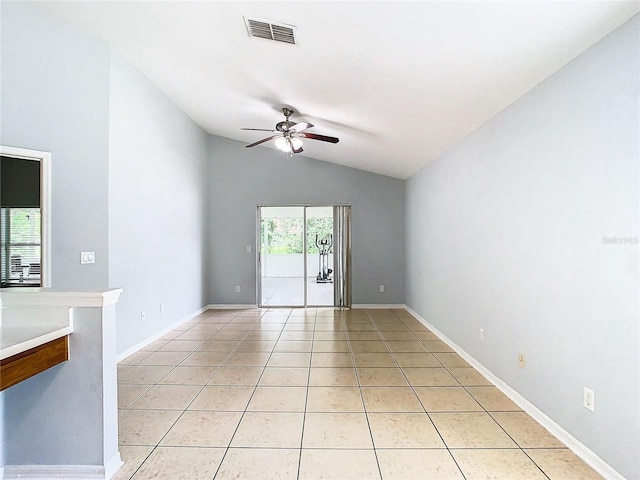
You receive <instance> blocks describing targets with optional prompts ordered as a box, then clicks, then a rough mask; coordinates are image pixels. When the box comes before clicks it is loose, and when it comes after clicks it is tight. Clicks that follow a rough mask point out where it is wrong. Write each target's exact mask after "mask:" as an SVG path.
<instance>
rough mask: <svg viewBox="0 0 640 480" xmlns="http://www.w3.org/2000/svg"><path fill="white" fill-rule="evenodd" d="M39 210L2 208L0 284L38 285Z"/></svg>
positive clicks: (39, 271)
mask: <svg viewBox="0 0 640 480" xmlns="http://www.w3.org/2000/svg"><path fill="white" fill-rule="evenodd" d="M40 229H41V218H40V209H39V208H3V209H2V228H1V230H2V232H1V233H2V249H1V251H2V285H3V286H21V285H31V286H38V285H40V275H41V258H40V256H41V245H40V244H41V238H40Z"/></svg>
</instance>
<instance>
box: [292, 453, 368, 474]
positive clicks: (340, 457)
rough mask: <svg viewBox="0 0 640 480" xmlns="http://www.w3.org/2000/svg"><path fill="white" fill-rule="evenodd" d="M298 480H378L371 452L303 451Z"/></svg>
mask: <svg viewBox="0 0 640 480" xmlns="http://www.w3.org/2000/svg"><path fill="white" fill-rule="evenodd" d="M298 478H299V479H300V480H320V479H322V480H380V472H379V470H378V463H377V461H376V455H375V453H374V451H373V450H312V449H303V450H302V455H301V457H300V476H299V477H298Z"/></svg>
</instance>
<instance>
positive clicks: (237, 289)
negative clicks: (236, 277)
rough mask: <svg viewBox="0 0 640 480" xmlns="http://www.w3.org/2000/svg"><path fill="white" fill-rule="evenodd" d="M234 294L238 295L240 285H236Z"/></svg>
mask: <svg viewBox="0 0 640 480" xmlns="http://www.w3.org/2000/svg"><path fill="white" fill-rule="evenodd" d="M236 293H240V285H236Z"/></svg>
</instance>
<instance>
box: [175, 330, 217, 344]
mask: <svg viewBox="0 0 640 480" xmlns="http://www.w3.org/2000/svg"><path fill="white" fill-rule="evenodd" d="M176 333H178V332H176ZM212 335H213V333H211V332H198V331H194V332H190V331H186V332H179V333H178V335H176V336H174V337H173V338H171V340H200V342H204V341H206V340H209V338H210V337H211V336H212Z"/></svg>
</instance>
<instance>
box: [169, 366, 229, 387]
mask: <svg viewBox="0 0 640 480" xmlns="http://www.w3.org/2000/svg"><path fill="white" fill-rule="evenodd" d="M216 370H218V367H183V366H178V367H176V368H174V369H173V370H171V372H169V374H168V375H167V376H166V377H164V378H163V379H162V380H160V383H162V384H172V385H206V384H207V382H208V381H209V379H210V378H211V376H212V375H213V374H214V373H215V372H216Z"/></svg>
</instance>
